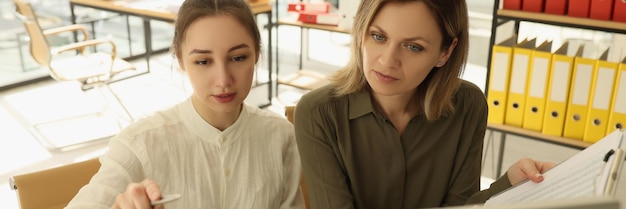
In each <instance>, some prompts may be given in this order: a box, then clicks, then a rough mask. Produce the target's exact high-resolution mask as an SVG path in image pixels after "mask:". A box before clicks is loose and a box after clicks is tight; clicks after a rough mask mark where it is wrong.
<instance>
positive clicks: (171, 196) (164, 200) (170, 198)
mask: <svg viewBox="0 0 626 209" xmlns="http://www.w3.org/2000/svg"><path fill="white" fill-rule="evenodd" d="M180 197H182V195H180V194H168V195H163V196H162V197H161V199H160V200H155V201H150V205H151V206H155V205H161V204H165V203H168V202H172V201H174V200H178V199H180Z"/></svg>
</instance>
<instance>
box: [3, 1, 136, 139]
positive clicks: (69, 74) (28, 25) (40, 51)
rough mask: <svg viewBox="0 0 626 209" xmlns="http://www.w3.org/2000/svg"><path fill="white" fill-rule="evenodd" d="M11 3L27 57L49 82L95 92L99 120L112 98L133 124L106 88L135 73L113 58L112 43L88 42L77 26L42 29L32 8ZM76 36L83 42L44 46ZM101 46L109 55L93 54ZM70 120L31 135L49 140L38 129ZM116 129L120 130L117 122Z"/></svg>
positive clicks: (28, 5)
mask: <svg viewBox="0 0 626 209" xmlns="http://www.w3.org/2000/svg"><path fill="white" fill-rule="evenodd" d="M13 3H14V4H15V6H16V12H15V16H16V17H17V18H18V19H20V20H22V22H23V24H24V27H25V29H26V32H27V33H28V36H29V38H30V54H31V56H32V58H33V59H34V60H35V61H36V62H37V63H38V64H39V65H40V66H42V67H44V68H47V69H48V71H49V74H50V76H51V77H52V78H53V79H55V80H57V81H77V82H80V84H81V90H83V91H87V90H89V89H92V88H93V89H97V90H98V91H99V92H100V93H101V94H102V96H103V97H104V101H107V102H105V103H104V104H103V108H102V111H101V112H98V113H97V115H99V116H100V115H102V114H103V113H104V112H105V110H107V109H108V107H109V106H108V105H109V104H108V100H109V99H108V98H107V94H108V95H112V96H113V97H114V99H115V101H116V102H117V105H119V107H121V109H122V110H123V115H122V116H121V117H122V118H124V119H125V120H127V121H133V118H132V115H131V114H130V113H129V111H128V110H127V109H126V107H125V106H124V104H123V103H122V102H121V101H120V99H119V97H118V96H117V95H116V94H115V92H114V91H113V90H112V89H111V88H110V87H109V85H108V83H109V81H110V80H112V79H113V77H114V76H116V75H118V74H120V73H122V72H126V71H130V70H134V69H135V67H134V66H133V65H132V64H130V63H128V62H126V61H125V60H123V59H120V58H118V57H116V45H115V43H114V42H113V41H111V40H109V39H92V40H89V32H88V30H87V29H86V27H84V26H82V25H77V24H75V25H67V26H61V27H56V28H49V29H42V27H41V26H40V24H39V20H38V17H37V15H36V13H35V11H34V9H33V7H32V5H31V4H30V3H28V1H27V0H13ZM79 32H82V37H83V40H81V41H77V42H75V43H70V44H66V45H62V46H59V47H54V48H53V47H52V46H51V45H50V43H49V42H48V38H50V37H51V36H57V35H60V34H61V33H74V35H75V34H77V33H79ZM79 37H80V36H79ZM102 45H104V47H105V49H106V47H107V46H108V48H110V53H106V52H95V49H96V47H98V46H102ZM88 49H91V50H88ZM100 51H102V50H100ZM73 118H76V117H73ZM73 118H65V119H61V120H56V121H50V122H45V123H39V124H35V125H33V128H34V129H35V133H34V134H35V135H36V137H38V139H40V140H42V139H41V138H44V139H43V140H49V139H45V138H46V137H45V136H44V134H42V133H41V131H40V128H41V126H42V125H46V124H51V123H55V122H59V121H62V120H67V119H73ZM118 126H120V128H121V125H120V124H119V120H118ZM93 140H94V139H91V140H86V141H81V142H76V143H75V144H81V143H84V142H87V141H93ZM40 142H41V141H40ZM44 142H45V141H44ZM43 144H44V145H46V146H48V147H47V148H48V149H60V148H61V147H54V146H51V145H49V144H53V143H43ZM75 144H72V145H75ZM64 146H65V145H64ZM67 146H70V145H67Z"/></svg>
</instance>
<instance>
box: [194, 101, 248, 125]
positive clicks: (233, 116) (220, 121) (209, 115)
mask: <svg viewBox="0 0 626 209" xmlns="http://www.w3.org/2000/svg"><path fill="white" fill-rule="evenodd" d="M191 103H192V104H193V108H194V109H195V110H196V112H198V114H199V115H200V117H202V119H204V121H206V122H207V123H209V124H210V125H211V126H213V127H215V128H217V129H219V130H220V131H224V130H226V129H227V128H228V127H230V126H231V125H233V124H234V123H235V121H237V119H238V118H239V114H241V110H242V108H243V104H241V105H240V106H239V108H238V109H237V111H232V112H218V111H214V110H213V109H211V108H210V107H207V106H206V105H204V103H202V102H200V101H196V99H194V98H192V99H191Z"/></svg>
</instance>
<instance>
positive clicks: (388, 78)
mask: <svg viewBox="0 0 626 209" xmlns="http://www.w3.org/2000/svg"><path fill="white" fill-rule="evenodd" d="M374 73H375V74H376V78H378V80H380V81H382V82H393V81H395V80H398V79H396V78H394V77H391V76H387V75H385V74H382V73H380V72H378V71H374Z"/></svg>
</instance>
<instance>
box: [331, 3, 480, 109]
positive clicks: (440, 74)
mask: <svg viewBox="0 0 626 209" xmlns="http://www.w3.org/2000/svg"><path fill="white" fill-rule="evenodd" d="M410 1H420V2H423V3H425V4H426V5H427V6H428V8H429V9H430V11H431V12H432V14H433V15H434V16H435V20H436V21H437V22H438V23H439V24H438V25H439V30H440V32H441V34H442V35H443V39H442V40H443V41H442V43H441V49H442V50H447V49H448V48H449V47H450V46H451V44H452V43H453V41H454V39H455V38H456V39H457V40H458V41H457V44H456V47H455V48H454V51H452V53H451V54H450V58H449V59H448V61H447V62H446V64H445V65H444V66H442V67H436V68H433V70H432V71H431V72H430V73H429V75H428V76H427V77H426V78H425V79H424V81H422V83H421V84H420V85H419V86H418V88H417V91H416V95H415V96H416V99H417V101H419V103H420V108H421V110H422V112H424V114H425V115H426V118H427V119H428V120H431V121H432V120H436V119H438V118H440V117H441V116H444V115H447V114H450V113H453V112H454V106H453V105H452V96H453V94H454V92H455V91H456V89H457V88H458V86H459V85H460V83H461V80H460V79H459V77H460V76H461V74H462V73H463V69H464V68H465V62H466V60H467V53H468V48H469V46H468V42H469V34H468V32H469V28H468V27H469V23H468V17H467V5H466V3H465V0H361V4H360V5H359V7H358V12H357V14H356V16H355V18H354V24H353V27H352V43H351V46H350V48H351V55H352V56H351V58H350V60H349V62H348V64H347V65H346V66H345V67H343V68H341V69H339V70H338V71H336V72H335V73H334V74H332V75H330V76H329V79H330V80H331V82H333V84H335V86H336V87H335V89H334V94H335V96H343V95H347V94H351V93H354V92H358V91H361V90H364V89H366V90H369V89H370V87H369V84H368V83H367V81H366V80H365V75H364V74H363V70H362V69H363V53H362V51H361V47H362V46H363V41H364V39H365V37H366V36H367V30H368V27H369V26H370V24H371V23H372V20H373V19H374V16H375V15H376V14H377V13H378V11H379V10H380V8H381V7H383V6H384V5H385V4H386V3H388V2H410Z"/></svg>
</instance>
